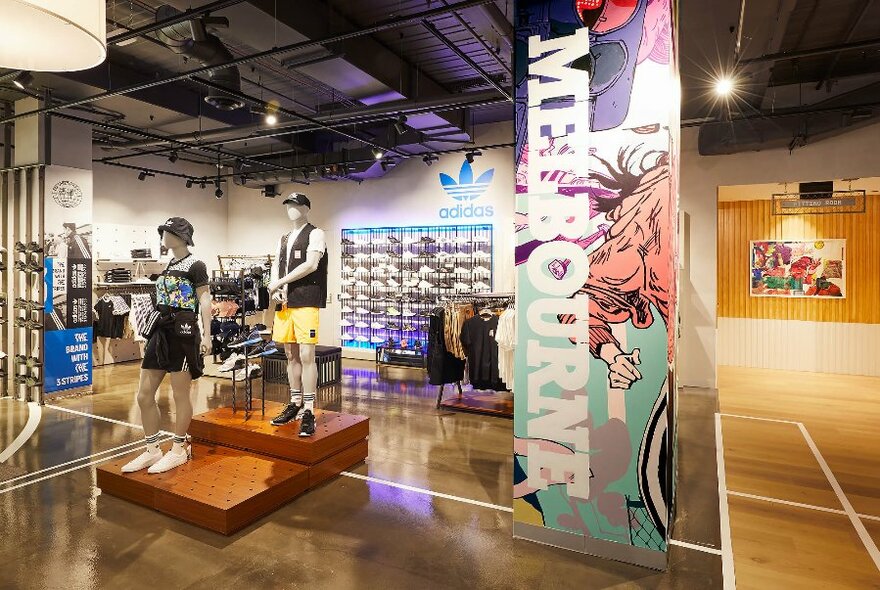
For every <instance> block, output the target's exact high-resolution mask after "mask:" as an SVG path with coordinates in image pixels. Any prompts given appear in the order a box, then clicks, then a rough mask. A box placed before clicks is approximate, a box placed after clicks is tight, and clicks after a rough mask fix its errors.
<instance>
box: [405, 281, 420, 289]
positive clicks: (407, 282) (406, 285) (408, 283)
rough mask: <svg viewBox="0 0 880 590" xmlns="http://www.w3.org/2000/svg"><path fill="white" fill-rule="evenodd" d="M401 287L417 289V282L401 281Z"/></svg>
mask: <svg viewBox="0 0 880 590" xmlns="http://www.w3.org/2000/svg"><path fill="white" fill-rule="evenodd" d="M403 286H404V287H418V286H419V280H418V279H407V280H405V281H403Z"/></svg>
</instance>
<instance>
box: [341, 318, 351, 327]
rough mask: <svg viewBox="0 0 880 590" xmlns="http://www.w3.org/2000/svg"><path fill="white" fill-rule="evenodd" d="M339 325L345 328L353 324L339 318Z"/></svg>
mask: <svg viewBox="0 0 880 590" xmlns="http://www.w3.org/2000/svg"><path fill="white" fill-rule="evenodd" d="M339 325H340V326H342V327H343V328H347V327H349V326H351V325H353V324H352V323H351V322H350V321H348V320H347V319H345V318H343V319H342V320H340V322H339Z"/></svg>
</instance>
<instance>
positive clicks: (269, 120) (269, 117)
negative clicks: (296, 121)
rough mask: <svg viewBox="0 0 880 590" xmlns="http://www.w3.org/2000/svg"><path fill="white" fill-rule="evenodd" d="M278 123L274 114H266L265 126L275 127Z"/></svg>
mask: <svg viewBox="0 0 880 590" xmlns="http://www.w3.org/2000/svg"><path fill="white" fill-rule="evenodd" d="M276 123H278V117H277V116H276V115H275V113H266V125H275V124H276Z"/></svg>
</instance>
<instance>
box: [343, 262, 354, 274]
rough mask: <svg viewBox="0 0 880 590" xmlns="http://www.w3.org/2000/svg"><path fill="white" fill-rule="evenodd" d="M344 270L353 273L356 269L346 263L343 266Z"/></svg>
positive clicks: (346, 272)
mask: <svg viewBox="0 0 880 590" xmlns="http://www.w3.org/2000/svg"><path fill="white" fill-rule="evenodd" d="M342 272H343V273H345V274H347V275H350V274H351V273H353V272H354V269H353V268H352V267H350V266H349V265H347V264H346V265H345V266H343V267H342Z"/></svg>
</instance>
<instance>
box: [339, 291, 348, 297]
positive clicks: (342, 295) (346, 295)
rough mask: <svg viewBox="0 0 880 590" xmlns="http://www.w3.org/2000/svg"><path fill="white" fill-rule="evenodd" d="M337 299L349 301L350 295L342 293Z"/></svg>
mask: <svg viewBox="0 0 880 590" xmlns="http://www.w3.org/2000/svg"><path fill="white" fill-rule="evenodd" d="M339 299H351V293H347V292H345V291H343V292H342V293H340V294H339Z"/></svg>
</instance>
